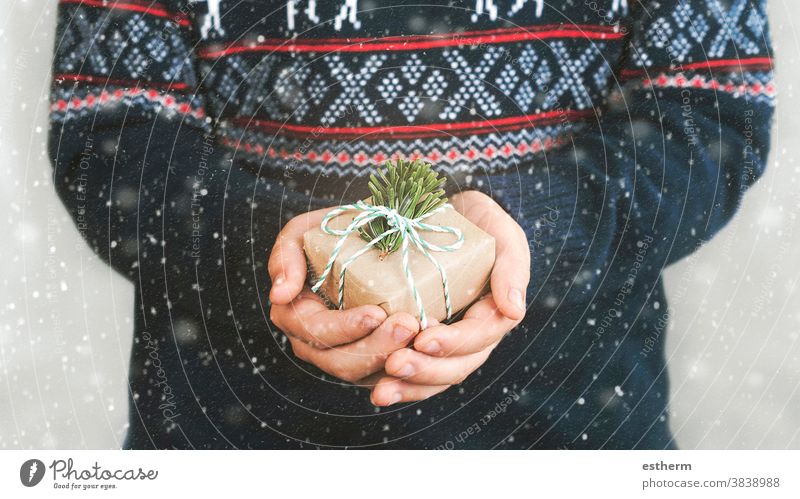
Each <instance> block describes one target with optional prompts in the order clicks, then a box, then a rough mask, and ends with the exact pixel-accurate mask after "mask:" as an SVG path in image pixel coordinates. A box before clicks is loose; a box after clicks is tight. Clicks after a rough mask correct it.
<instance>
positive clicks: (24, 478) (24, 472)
mask: <svg viewBox="0 0 800 499" xmlns="http://www.w3.org/2000/svg"><path fill="white" fill-rule="evenodd" d="M42 478H44V463H43V462H41V461H39V460H38V459H28V460H27V461H25V462H24V463H22V466H20V468H19V480H20V481H21V482H22V485H24V486H26V487H35V486H37V485H39V482H41V481H42Z"/></svg>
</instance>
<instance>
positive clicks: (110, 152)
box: [49, 0, 278, 281]
mask: <svg viewBox="0 0 800 499" xmlns="http://www.w3.org/2000/svg"><path fill="white" fill-rule="evenodd" d="M189 13H190V10H189V8H188V7H187V6H186V4H184V3H183V2H177V1H175V2H170V1H165V2H164V3H156V2H147V3H146V4H145V3H122V2H113V3H112V2H91V1H81V2H78V1H71V0H61V2H60V4H59V8H58V28H57V36H56V45H55V56H54V62H53V86H52V94H51V114H50V131H49V134H50V135H49V148H50V155H51V160H52V163H53V167H54V183H55V187H56V190H57V192H58V194H59V196H60V198H61V199H62V201H63V203H64V205H65V206H66V208H67V210H68V211H69V213H70V215H71V216H72V218H73V219H74V221H75V223H76V225H77V226H78V229H79V230H80V232H81V233H82V235H83V236H84V238H85V239H86V240H87V242H88V243H89V244H90V245H91V247H92V248H93V249H94V250H95V252H96V253H98V254H99V255H100V256H101V257H102V258H104V259H105V260H106V261H107V262H109V263H110V264H111V265H112V266H113V267H114V268H115V269H117V270H118V271H119V272H121V273H122V274H124V275H125V276H127V277H128V278H130V279H132V280H136V281H142V280H146V279H152V278H153V275H154V274H153V272H156V274H158V273H161V274H164V275H166V274H170V275H171V277H174V275H172V274H175V273H178V272H179V271H180V269H184V271H185V270H186V269H191V268H193V267H194V265H195V264H196V263H197V262H200V261H202V262H204V263H208V264H210V265H220V263H219V259H220V254H221V251H224V250H223V249H222V248H223V246H224V241H225V239H226V237H227V234H228V233H229V232H230V231H231V230H234V231H238V230H239V229H242V230H244V228H247V226H248V224H247V223H246V222H247V221H248V220H251V217H255V218H256V219H259V218H262V220H263V224H264V225H266V224H270V223H272V222H273V220H272V219H274V217H271V218H270V217H268V216H267V217H259V216H258V213H253V211H254V209H255V203H253V198H254V195H255V191H256V188H257V185H258V181H257V179H256V178H255V175H253V174H252V173H249V172H247V171H244V170H241V169H239V168H238V167H236V166H233V163H232V162H231V161H230V159H229V158H225V157H224V154H223V153H222V152H221V151H219V148H218V147H217V145H216V141H215V138H214V130H213V127H212V125H211V123H212V121H211V120H210V119H209V118H207V117H206V115H207V110H206V109H205V104H206V103H205V99H204V97H203V95H202V93H199V92H198V91H197V90H196V87H197V83H198V82H197V79H196V73H195V68H194V64H193V56H192V47H193V40H192V36H191V35H192V33H191V31H190V27H189V26H190V23H189V18H188V15H189ZM261 187H267V188H268V187H269V186H265V185H264V183H263V182H262V184H261ZM264 209H266V206H264ZM226 224H227V225H226ZM230 224H237V225H236V226H233V228H231V226H230ZM272 225H275V227H276V228H277V225H278V223H277V221H275V223H273V224H272ZM276 230H277V229H276ZM237 237H238V236H237ZM238 239H241V242H242V243H243V244H232V245H230V247H229V248H227V253H226V256H227V257H228V258H230V259H231V260H232V261H237V262H241V263H242V264H247V263H251V262H252V261H253V256H252V248H251V245H250V244H247V243H249V242H250V238H248V237H247V236H246V235H242V236H241V237H238ZM237 252H238V253H241V254H238V253H237ZM258 256H259V257H261V258H263V254H262V252H259V255H258ZM145 262H148V265H149V266H150V267H151V268H149V269H148V270H146V271H145V270H143V267H144V266H145ZM251 274H252V270H251ZM186 277H187V278H189V276H186ZM192 277H193V276H192Z"/></svg>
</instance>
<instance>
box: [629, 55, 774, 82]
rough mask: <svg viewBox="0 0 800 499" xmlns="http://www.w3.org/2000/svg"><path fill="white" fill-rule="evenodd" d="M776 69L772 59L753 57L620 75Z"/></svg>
mask: <svg viewBox="0 0 800 499" xmlns="http://www.w3.org/2000/svg"><path fill="white" fill-rule="evenodd" d="M773 67H774V61H773V59H772V57H751V58H746V59H712V60H707V61H701V62H692V63H689V64H680V65H678V66H675V67H671V68H664V67H661V68H642V69H623V70H622V71H621V72H620V74H621V76H622V77H623V78H627V77H636V76H643V75H646V74H648V73H650V74H657V73H680V72H682V71H689V70H700V69H707V70H709V71H713V70H714V69H731V70H742V69H745V68H746V69H764V70H769V69H772V68H773Z"/></svg>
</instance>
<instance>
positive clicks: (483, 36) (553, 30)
mask: <svg viewBox="0 0 800 499" xmlns="http://www.w3.org/2000/svg"><path fill="white" fill-rule="evenodd" d="M624 36H625V34H624V33H621V32H614V31H613V29H608V28H607V27H603V26H579V25H578V26H568V27H565V26H561V25H549V26H536V27H523V28H504V29H498V30H486V31H473V32H468V33H448V34H446V35H440V34H437V35H418V36H409V37H398V36H392V37H385V38H349V39H348V38H341V39H336V38H333V39H332V38H328V39H299V40H298V39H289V40H287V39H269V40H266V41H264V42H262V43H253V42H250V41H247V42H245V41H242V42H237V43H235V44H232V45H230V46H228V47H226V48H220V47H219V46H218V45H217V46H207V47H204V48H202V49H200V50H199V51H198V55H199V57H202V58H215V57H223V56H226V55H231V54H238V53H242V52H379V51H380V52H383V51H390V52H396V51H409V50H425V49H431V48H442V47H454V46H461V45H480V44H502V43H514V42H522V41H530V40H546V39H552V38H580V39H586V40H617V39H621V38H623V37H624Z"/></svg>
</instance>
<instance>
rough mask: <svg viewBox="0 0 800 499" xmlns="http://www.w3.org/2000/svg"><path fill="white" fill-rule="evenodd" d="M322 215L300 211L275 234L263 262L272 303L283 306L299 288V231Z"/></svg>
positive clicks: (302, 261) (302, 275)
mask: <svg viewBox="0 0 800 499" xmlns="http://www.w3.org/2000/svg"><path fill="white" fill-rule="evenodd" d="M324 216H325V210H316V211H312V212H309V213H304V214H303V215H299V216H297V217H295V218H293V219H291V220H290V221H289V222H288V223H287V224H286V225H285V226H284V228H283V230H281V232H280V233H279V234H278V237H277V239H276V241H275V245H274V246H273V247H272V251H271V252H270V255H269V263H268V265H267V270H268V271H269V276H270V279H271V280H272V288H271V289H270V291H269V299H270V301H271V302H272V303H275V304H278V305H286V304H288V303H289V302H291V301H292V300H294V299H295V298H296V297H297V295H298V294H299V293H300V291H301V290H302V289H303V285H304V284H305V281H306V256H305V253H304V252H303V234H305V232H306V231H307V230H309V229H310V228H311V227H313V226H315V225H319V223H320V222H321V221H322V217H324Z"/></svg>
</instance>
